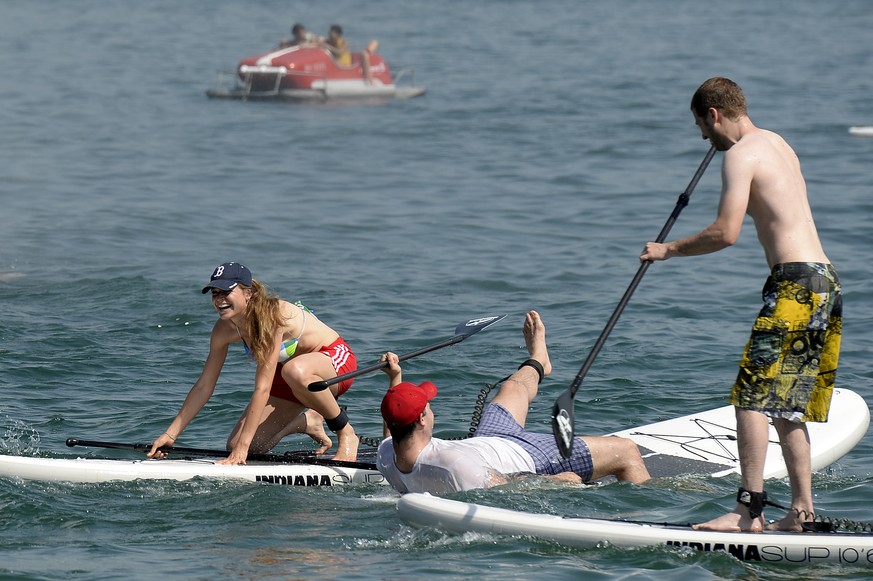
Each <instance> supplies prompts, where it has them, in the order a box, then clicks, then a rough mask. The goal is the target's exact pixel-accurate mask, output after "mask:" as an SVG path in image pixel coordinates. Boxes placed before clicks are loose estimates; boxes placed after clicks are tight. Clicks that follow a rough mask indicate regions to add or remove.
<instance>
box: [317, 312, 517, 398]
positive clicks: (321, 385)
mask: <svg viewBox="0 0 873 581" xmlns="http://www.w3.org/2000/svg"><path fill="white" fill-rule="evenodd" d="M504 317H506V315H497V316H494V317H482V318H479V319H471V320H469V321H467V322H466V323H461V324H460V325H458V327H457V328H456V329H455V336H454V337H452V338H451V339H446V340H445V341H440V342H439V343H435V344H433V345H430V346H428V347H422V348H421V349H418V350H416V351H411V352H409V353H404V354H403V355H400V356H399V357H398V358H397V359H399V360H400V361H405V360H407V359H412V358H413V357H418V356H419V355H424V354H425V353H430V352H431V351H436V350H437V349H442V348H443V347H448V346H450V345H454V344H455V343H460V342H461V341H463V340H464V339H466V338H467V337H469V336H470V335H474V334H476V333H478V332H479V331H481V330H482V329H485V328H487V327H490V326H491V325H493V324H494V323H496V322H498V321H500V320H502V319H503V318H504ZM386 367H388V362H387V361H380V362H379V363H374V364H373V365H370V366H369V367H362V368H360V369H355V370H354V371H350V372H348V373H343V374H342V375H337V376H336V377H331V378H330V379H325V380H323V381H315V382H313V383H310V384H309V386H308V387H307V388H308V389H309V391H323V390H325V389H327V388H328V387H330V386H331V385H335V384H337V383H340V382H343V381H345V380H347V379H352V378H353V377H358V376H359V375H364V374H367V373H370V372H372V371H378V370H379V369H384V368H386Z"/></svg>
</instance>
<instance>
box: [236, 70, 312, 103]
mask: <svg viewBox="0 0 873 581" xmlns="http://www.w3.org/2000/svg"><path fill="white" fill-rule="evenodd" d="M239 74H241V75H242V77H243V86H242V90H243V94H245V95H252V94H256V95H258V96H274V95H278V94H279V93H280V91H281V86H282V81H283V80H284V79H285V77H289V76H291V77H308V78H315V79H321V80H322V81H325V80H326V79H327V77H326V75H324V74H323V73H312V72H305V71H292V70H289V69H287V68H285V67H283V66H274V65H241V66H240V67H239ZM255 75H258V76H261V77H263V76H269V75H274V83H273V87H272V88H270V89H259V90H257V91H253V90H252V85H253V83H254V78H255Z"/></svg>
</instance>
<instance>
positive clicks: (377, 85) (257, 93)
mask: <svg viewBox="0 0 873 581" xmlns="http://www.w3.org/2000/svg"><path fill="white" fill-rule="evenodd" d="M361 59H362V57H361V53H359V52H355V53H352V64H351V66H348V67H346V66H342V65H339V64H337V62H336V61H335V60H334V59H333V57H332V56H331V54H330V53H329V52H328V51H327V50H325V49H322V48H318V47H314V46H313V47H309V46H291V47H288V48H280V49H276V50H273V51H271V52H268V53H266V54H262V55H258V56H253V57H249V58H246V59H243V60H242V62H240V64H239V66H238V67H237V70H236V74H235V76H236V77H237V82H236V85H235V86H234V87H232V88H230V89H225V88H216V89H210V90H208V91H207V92H206V94H207V95H208V96H209V97H211V98H217V99H221V98H223V99H241V100H292V101H293V100H326V99H352V98H354V99H357V98H367V97H377V98H397V99H409V98H411V97H418V96H420V95H423V94H424V93H425V89H424V88H423V87H417V86H415V74H414V72H413V71H412V70H411V69H402V70H399V71H397V74H396V76H394V77H392V75H391V70H390V68H389V67H388V63H387V62H385V60H384V59H383V58H382V57H381V56H380V55H379V54H377V53H375V52H374V53H372V54H370V65H369V66H370V75H371V81H369V82H368V81H367V80H366V79H365V78H364V72H363V68H362V60H361ZM401 79H403V80H404V81H407V80H408V81H409V84H406V83H404V85H403V86H398V82H399V81H401Z"/></svg>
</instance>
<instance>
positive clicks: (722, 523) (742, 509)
mask: <svg viewBox="0 0 873 581" xmlns="http://www.w3.org/2000/svg"><path fill="white" fill-rule="evenodd" d="M691 528H693V529H694V530H696V531H729V532H739V531H745V532H749V533H760V532H761V531H762V530H764V516H763V515H761V516H759V517H758V518H755V519H753V518H752V517H750V516H749V510H748V508H746V506H745V505H737V508H736V509H734V512H729V513H727V514H725V515H722V516H720V517H718V518H714V519H712V520H711V521H707V522H705V523H701V524H699V525H693V526H692V527H691Z"/></svg>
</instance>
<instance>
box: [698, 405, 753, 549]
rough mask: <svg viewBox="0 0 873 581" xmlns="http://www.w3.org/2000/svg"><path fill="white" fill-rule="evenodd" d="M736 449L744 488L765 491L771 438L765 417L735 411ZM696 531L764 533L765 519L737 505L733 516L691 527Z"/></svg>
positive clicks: (741, 410)
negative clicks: (752, 514) (753, 516)
mask: <svg viewBox="0 0 873 581" xmlns="http://www.w3.org/2000/svg"><path fill="white" fill-rule="evenodd" d="M736 414H737V445H738V448H739V455H740V471H741V472H742V483H743V488H745V489H746V490H749V491H752V492H763V491H764V460H765V459H766V457H767V444H768V442H769V437H770V424H769V421H768V420H767V416H765V415H764V414H762V413H760V412H754V411H751V410H743V409H740V408H736ZM694 528H695V529H697V530H707V531H750V532H761V531H762V530H763V529H764V515H763V514H761V515H760V516H758V518H755V519H753V518H752V517H751V515H750V514H749V507H747V506H746V505H744V504H740V503H737V505H736V507H735V508H734V510H733V512H729V513H728V514H726V515H723V516H720V517H718V518H716V519H713V520H711V521H708V522H705V523H702V524H699V525H694Z"/></svg>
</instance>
